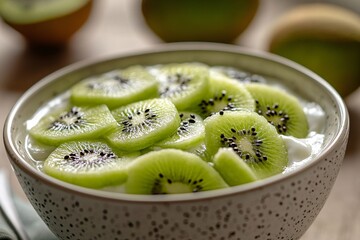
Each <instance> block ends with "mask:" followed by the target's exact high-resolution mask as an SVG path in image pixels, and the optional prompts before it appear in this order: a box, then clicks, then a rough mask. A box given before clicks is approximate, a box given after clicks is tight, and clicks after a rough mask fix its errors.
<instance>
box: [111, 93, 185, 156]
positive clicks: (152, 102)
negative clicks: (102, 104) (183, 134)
mask: <svg viewBox="0 0 360 240" xmlns="http://www.w3.org/2000/svg"><path fill="white" fill-rule="evenodd" d="M111 113H112V114H113V116H114V118H115V119H116V121H117V122H118V127H117V129H116V130H115V131H114V132H112V133H110V134H108V135H107V136H106V139H107V140H108V141H109V143H110V144H111V145H112V146H114V147H117V148H119V149H121V150H124V151H137V150H141V149H145V148H147V147H149V146H151V145H153V144H154V143H156V142H158V141H160V140H162V139H164V138H167V137H169V136H171V135H173V134H174V133H175V132H176V131H177V129H178V127H179V126H180V117H179V113H178V111H177V109H176V108H175V106H174V104H173V103H172V102H171V101H170V100H168V99H160V98H154V99H149V100H144V101H139V102H135V103H132V104H129V105H126V106H123V107H120V108H117V109H115V110H113V111H112V112H111Z"/></svg>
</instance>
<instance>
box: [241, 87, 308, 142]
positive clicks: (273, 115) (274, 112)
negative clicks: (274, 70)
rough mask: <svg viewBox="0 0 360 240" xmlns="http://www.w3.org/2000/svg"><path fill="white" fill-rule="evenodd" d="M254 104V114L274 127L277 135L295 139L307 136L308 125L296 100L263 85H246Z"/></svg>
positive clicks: (282, 91)
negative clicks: (262, 117) (263, 118)
mask: <svg viewBox="0 0 360 240" xmlns="http://www.w3.org/2000/svg"><path fill="white" fill-rule="evenodd" d="M246 88H247V89H248V91H249V92H250V93H251V95H252V96H253V98H254V99H255V103H256V112H257V113H258V114H260V115H262V116H264V117H265V118H266V119H267V120H268V122H269V123H271V124H272V125H274V126H275V128H276V130H277V131H278V133H280V134H282V135H287V136H294V137H297V138H304V137H306V136H307V135H308V132H309V125H308V121H307V118H306V115H305V113H304V111H303V108H302V106H301V104H300V102H299V101H298V99H297V98H295V97H294V96H292V95H290V94H288V93H287V92H285V91H284V90H281V89H279V88H275V87H271V86H268V85H265V84H260V83H253V84H247V85H246Z"/></svg>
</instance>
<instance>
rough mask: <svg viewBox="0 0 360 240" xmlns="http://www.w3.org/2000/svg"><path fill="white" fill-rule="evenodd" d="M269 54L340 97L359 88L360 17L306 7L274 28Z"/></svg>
mask: <svg viewBox="0 0 360 240" xmlns="http://www.w3.org/2000/svg"><path fill="white" fill-rule="evenodd" d="M268 50H269V51H270V52H272V53H275V54H278V55H280V56H283V57H286V58H288V59H290V60H293V61H295V62H297V63H299V64H301V65H303V66H305V67H307V68H309V69H310V70H312V71H314V72H315V73H317V74H319V75H320V76H321V77H323V78H324V79H325V80H326V81H328V82H329V83H330V84H331V85H332V86H333V87H334V88H335V89H336V90H337V91H338V92H339V93H340V95H341V96H342V97H346V96H347V95H349V94H350V93H352V92H353V91H354V90H355V89H357V88H358V87H359V86H360V67H359V63H360V16H359V15H357V14H356V13H354V12H352V11H350V10H348V9H344V8H341V7H339V6H335V5H331V4H319V3H316V4H305V5H301V6H299V7H296V8H294V9H293V10H291V11H289V12H288V13H286V14H284V15H283V16H282V17H280V19H279V20H278V21H277V22H276V23H275V24H274V26H273V29H272V31H271V36H270V38H269V43H268Z"/></svg>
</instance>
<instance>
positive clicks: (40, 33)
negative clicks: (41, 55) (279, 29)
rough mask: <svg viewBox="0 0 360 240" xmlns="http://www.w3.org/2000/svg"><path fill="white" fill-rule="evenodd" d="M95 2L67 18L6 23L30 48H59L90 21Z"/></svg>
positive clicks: (68, 15)
mask: <svg viewBox="0 0 360 240" xmlns="http://www.w3.org/2000/svg"><path fill="white" fill-rule="evenodd" d="M93 5H94V3H93V0H89V1H88V2H87V3H86V4H85V5H84V6H82V7H81V8H79V9H77V10H76V11H74V12H71V13H69V14H67V15H65V16H61V17H57V18H54V19H49V20H46V21H42V22H36V23H31V24H17V23H12V22H9V21H6V20H5V19H4V22H5V23H6V24H8V25H9V26H10V27H12V28H13V29H15V30H16V31H17V32H19V33H20V34H21V35H22V36H24V38H25V39H26V41H27V43H28V44H29V45H30V46H33V47H37V46H47V47H59V46H63V45H64V44H66V43H67V42H68V41H69V39H70V38H71V37H72V36H73V35H74V33H75V32H77V31H78V30H79V29H80V28H81V27H82V26H83V25H84V24H85V23H86V21H87V20H88V18H89V17H90V15H91V11H92V8H93Z"/></svg>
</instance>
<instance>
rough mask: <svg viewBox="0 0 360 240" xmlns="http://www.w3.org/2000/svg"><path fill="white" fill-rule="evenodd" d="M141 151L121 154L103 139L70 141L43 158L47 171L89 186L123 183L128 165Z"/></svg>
mask: <svg viewBox="0 0 360 240" xmlns="http://www.w3.org/2000/svg"><path fill="white" fill-rule="evenodd" d="M138 155H139V154H138V153H131V154H127V155H124V154H121V153H119V152H116V151H114V150H113V149H111V148H110V147H109V146H108V145H107V144H106V143H105V142H103V141H96V140H93V141H71V142H66V143H63V144H61V145H60V146H59V147H58V148H56V149H55V150H54V151H53V152H52V153H51V154H50V155H49V157H48V158H47V159H46V160H45V162H44V167H43V170H44V172H45V173H46V174H48V175H50V176H52V177H55V178H57V179H60V180H63V181H65V182H68V183H72V184H76V185H79V186H83V187H89V188H102V187H105V186H112V185H121V184H123V183H124V182H125V181H126V178H127V165H128V164H129V163H130V162H131V161H133V159H135V158H136V157H137V156H138Z"/></svg>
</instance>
